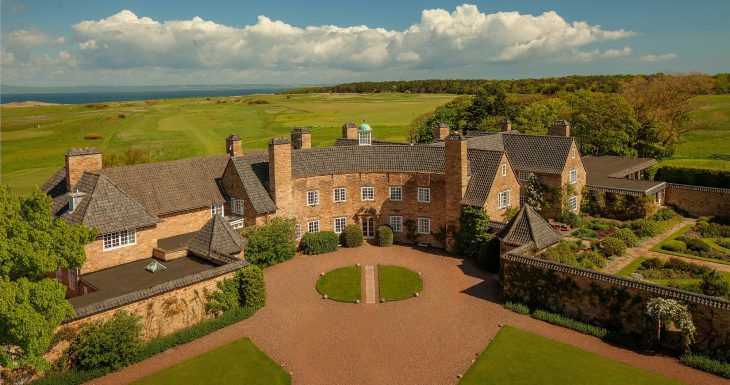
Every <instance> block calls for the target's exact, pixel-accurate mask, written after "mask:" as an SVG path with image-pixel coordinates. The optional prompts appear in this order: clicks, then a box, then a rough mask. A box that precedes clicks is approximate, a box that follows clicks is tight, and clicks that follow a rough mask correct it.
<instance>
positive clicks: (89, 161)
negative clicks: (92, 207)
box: [66, 153, 102, 191]
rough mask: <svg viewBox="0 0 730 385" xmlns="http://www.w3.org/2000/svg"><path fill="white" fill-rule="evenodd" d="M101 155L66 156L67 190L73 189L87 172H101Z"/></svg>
mask: <svg viewBox="0 0 730 385" xmlns="http://www.w3.org/2000/svg"><path fill="white" fill-rule="evenodd" d="M101 167H102V160H101V153H99V154H89V155H75V156H66V188H67V189H68V191H73V190H72V188H73V187H74V186H76V183H77V182H78V181H79V179H81V177H82V176H83V175H84V172H85V171H96V170H101Z"/></svg>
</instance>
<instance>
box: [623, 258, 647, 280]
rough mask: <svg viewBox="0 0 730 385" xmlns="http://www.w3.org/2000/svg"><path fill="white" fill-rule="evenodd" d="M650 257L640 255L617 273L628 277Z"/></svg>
mask: <svg viewBox="0 0 730 385" xmlns="http://www.w3.org/2000/svg"><path fill="white" fill-rule="evenodd" d="M647 259H649V257H638V258H636V259H634V260H633V261H631V263H629V264H628V265H626V266H624V268H623V269H621V270H619V271H618V272H617V273H616V275H618V276H621V277H628V276H630V275H631V273H633V272H635V271H636V270H638V269H639V266H641V263H642V262H644V261H646V260H647Z"/></svg>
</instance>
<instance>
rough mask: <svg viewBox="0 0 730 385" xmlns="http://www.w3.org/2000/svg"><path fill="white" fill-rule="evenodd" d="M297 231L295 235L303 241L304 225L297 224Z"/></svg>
mask: <svg viewBox="0 0 730 385" xmlns="http://www.w3.org/2000/svg"><path fill="white" fill-rule="evenodd" d="M295 231H296V233H295V234H296V237H297V240H300V239H302V224H301V223H297V224H296V227H295Z"/></svg>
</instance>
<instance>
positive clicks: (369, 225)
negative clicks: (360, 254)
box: [360, 217, 375, 239]
mask: <svg viewBox="0 0 730 385" xmlns="http://www.w3.org/2000/svg"><path fill="white" fill-rule="evenodd" d="M360 225H361V226H362V235H363V237H365V239H373V238H375V219H374V218H373V217H363V218H361V219H360Z"/></svg>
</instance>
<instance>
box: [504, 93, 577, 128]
mask: <svg viewBox="0 0 730 385" xmlns="http://www.w3.org/2000/svg"><path fill="white" fill-rule="evenodd" d="M569 114H570V107H569V106H568V103H567V102H566V101H565V100H563V99H561V98H550V99H545V100H540V101H537V102H534V103H532V104H530V105H529V106H527V107H526V108H525V109H524V110H522V111H521V112H520V113H519V115H517V117H516V118H515V121H514V125H515V129H517V130H519V131H520V132H521V133H523V134H528V135H547V134H548V130H549V129H550V125H551V124H552V123H553V122H554V121H555V120H557V119H566V118H568V115H569Z"/></svg>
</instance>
